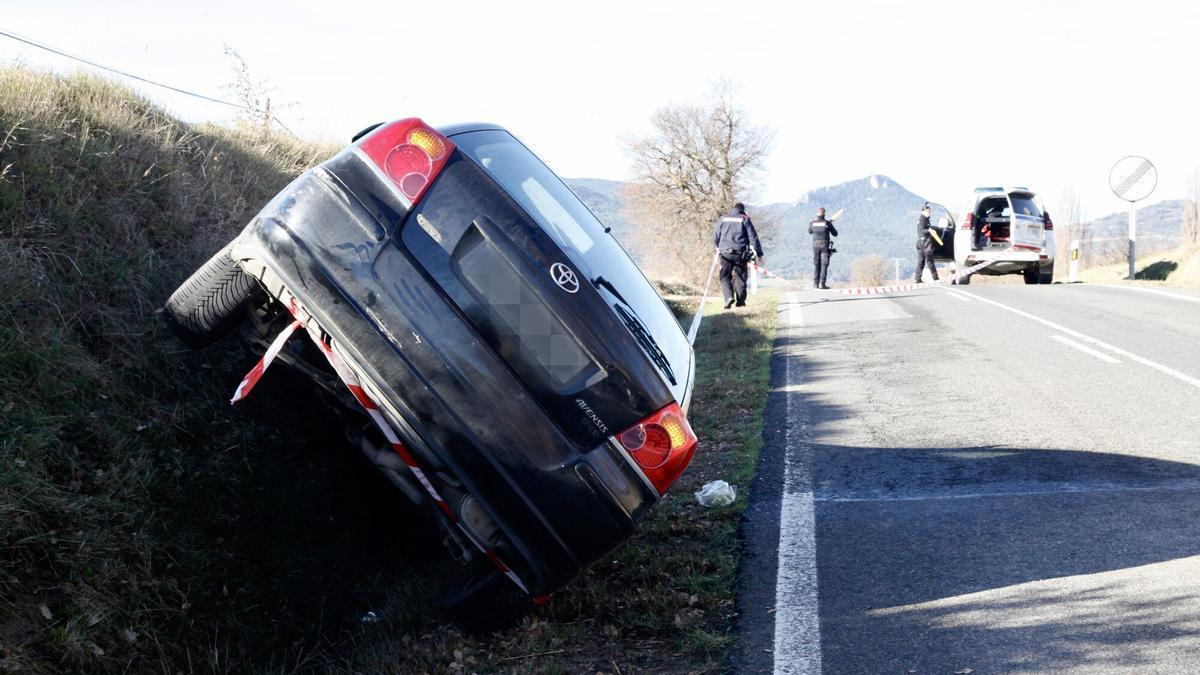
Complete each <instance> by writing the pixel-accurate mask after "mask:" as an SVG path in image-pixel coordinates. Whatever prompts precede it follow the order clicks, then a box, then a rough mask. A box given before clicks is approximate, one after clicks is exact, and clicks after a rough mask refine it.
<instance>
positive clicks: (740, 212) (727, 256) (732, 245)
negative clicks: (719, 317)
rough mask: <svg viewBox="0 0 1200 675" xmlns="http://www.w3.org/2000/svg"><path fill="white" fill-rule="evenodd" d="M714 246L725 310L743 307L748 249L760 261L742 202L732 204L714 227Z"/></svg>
mask: <svg viewBox="0 0 1200 675" xmlns="http://www.w3.org/2000/svg"><path fill="white" fill-rule="evenodd" d="M713 244H714V245H715V246H716V247H717V253H719V254H720V256H721V293H722V294H724V296H725V309H729V308H730V307H732V306H733V305H734V304H735V303H736V304H737V306H738V307H744V306H745V305H746V265H747V263H749V262H750V249H751V247H753V248H754V254H755V255H756V256H758V259H759V260H762V259H763V250H762V244H761V243H759V241H758V232H755V231H754V223H752V222H750V216H748V215H746V206H745V205H744V204H742V203H741V202H738V203H737V204H734V205H733V208H732V209H730V210H729V213H726V214H725V215H723V216H721V218H720V219H719V220H717V223H716V225H715V226H714V227H713Z"/></svg>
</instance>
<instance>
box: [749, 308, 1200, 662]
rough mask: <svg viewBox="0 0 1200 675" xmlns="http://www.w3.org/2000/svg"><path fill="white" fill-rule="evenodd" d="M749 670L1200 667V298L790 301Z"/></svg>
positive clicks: (758, 511) (753, 547) (772, 410)
mask: <svg viewBox="0 0 1200 675" xmlns="http://www.w3.org/2000/svg"><path fill="white" fill-rule="evenodd" d="M781 311H782V312H783V315H781V321H780V325H781V334H780V338H779V342H778V345H777V350H776V356H775V359H774V361H773V365H772V367H773V387H774V391H773V394H772V400H771V401H770V402H769V404H768V413H767V415H768V419H767V430H766V435H767V446H766V448H765V451H764V453H763V459H762V462H763V464H762V466H760V471H759V476H758V478H757V479H756V480H757V483H756V485H755V487H754V497H753V501H752V504H751V507H750V509H749V510H748V512H747V514H748V515H747V528H746V532H747V549H746V552H745V554H744V557H743V563H742V565H743V566H742V574H741V577H740V589H739V611H740V612H741V619H740V620H741V630H742V639H741V643H740V646H741V649H740V651H739V652H738V654H737V656H736V657H735V658H736V662H735V665H736V666H737V668H738V669H739V670H742V671H747V672H765V671H771V670H774V671H775V672H817V671H822V670H823V671H824V672H829V673H860V672H861V673H967V672H973V673H993V672H1047V671H1055V672H1088V673H1095V672H1200V357H1198V355H1197V348H1198V347H1200V294H1195V293H1188V292H1185V291H1171V292H1170V294H1161V293H1152V292H1146V291H1139V290H1131V289H1126V288H1108V287H1098V286H1088V285H1053V286H982V285H972V286H968V287H952V289H950V290H946V289H937V288H930V289H922V290H919V291H915V292H911V293H906V294H901V295H897V296H884V297H857V296H846V295H841V294H838V293H836V292H823V293H822V292H813V291H805V292H799V293H794V294H790V295H789V297H788V302H786V303H785V305H784V306H783V308H782V309H781Z"/></svg>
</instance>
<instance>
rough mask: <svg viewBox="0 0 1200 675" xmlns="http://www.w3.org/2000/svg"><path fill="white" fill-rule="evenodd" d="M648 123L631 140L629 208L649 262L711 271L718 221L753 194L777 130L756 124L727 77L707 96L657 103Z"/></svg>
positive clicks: (697, 273) (692, 272)
mask: <svg viewBox="0 0 1200 675" xmlns="http://www.w3.org/2000/svg"><path fill="white" fill-rule="evenodd" d="M651 124H652V125H653V128H654V130H653V131H652V132H651V133H650V134H649V135H647V136H645V137H642V138H637V139H634V140H633V141H632V142H631V143H630V146H629V147H630V156H631V159H632V160H633V166H634V173H635V176H634V183H633V185H632V186H631V187H630V189H629V192H628V193H627V195H626V196H627V199H626V205H627V206H626V214H627V217H628V218H629V219H630V221H631V222H633V223H635V224H636V225H638V230H639V232H638V236H637V239H638V240H639V241H638V242H637V244H636V245H638V246H639V247H640V248H641V250H643V251H646V252H649V253H650V254H651V255H650V256H646V260H647V262H648V263H649V264H651V265H653V264H654V263H655V262H660V261H661V258H658V256H666V257H667V259H668V260H669V264H670V266H671V268H672V270H673V271H674V272H676V273H677V274H678V275H679V276H683V277H685V278H688V279H690V280H696V279H698V278H699V277H702V276H703V275H704V274H705V273H707V271H708V266H707V264H706V262H707V261H708V260H709V258H711V256H712V241H711V236H712V224H713V222H714V221H715V219H716V218H717V217H718V216H719V215H720V214H721V212H722V211H724V210H726V209H728V208H729V207H730V206H732V205H733V203H734V202H735V201H739V200H740V201H747V200H748V197H749V196H750V195H751V193H752V191H753V189H754V188H755V187H756V186H757V182H758V179H759V177H760V172H761V171H762V168H763V163H764V160H765V159H766V156H767V152H768V151H769V149H770V146H771V142H772V139H773V136H774V134H773V132H772V131H771V130H770V129H768V128H767V127H763V126H756V125H754V124H753V123H751V121H750V119H749V116H748V115H747V113H746V111H745V109H744V108H743V107H742V105H741V104H740V103H739V101H738V97H737V95H736V89H735V87H734V86H733V85H732V83H730V82H729V81H724V80H722V81H718V82H716V83H715V84H714V85H713V87H712V91H711V93H710V94H709V96H708V97H707V98H706V99H705V100H704V101H702V102H699V103H683V104H672V105H667V106H664V107H662V108H659V109H658V110H657V111H655V113H654V115H653V117H651ZM681 272H682V273H681ZM680 273H681V274H680Z"/></svg>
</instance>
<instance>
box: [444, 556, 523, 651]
mask: <svg viewBox="0 0 1200 675" xmlns="http://www.w3.org/2000/svg"><path fill="white" fill-rule="evenodd" d="M440 604H441V607H442V611H444V612H445V613H446V614H447V615H448V616H449V617H450V619H451V620H452V621H454V622H455V623H456V624H458V626H459V627H460V628H462V629H463V630H464V631H466V632H467V633H470V634H473V635H484V634H488V633H494V632H495V631H497V630H501V629H504V628H509V627H511V626H514V625H516V624H517V623H518V622H519V621H520V620H521V619H522V618H524V617H525V616H526V615H528V614H529V612H530V611H532V610H533V600H532V599H531V598H530V597H529V596H528V595H526V594H524V593H522V592H521V591H520V590H519V589H517V587H516V586H515V585H514V584H513V582H512V581H509V579H508V578H507V577H506V576H504V575H503V574H501V573H500V572H499V570H496V569H490V570H487V569H485V570H481V571H480V572H477V573H476V574H475V575H473V576H465V577H463V579H461V580H460V581H459V582H458V583H457V584H456V585H455V587H454V588H453V590H451V591H450V592H449V593H447V594H446V595H445V596H444V597H443V598H442V600H441V603H440Z"/></svg>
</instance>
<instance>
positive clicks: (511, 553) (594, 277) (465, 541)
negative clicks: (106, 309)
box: [166, 118, 696, 599]
mask: <svg viewBox="0 0 1200 675" xmlns="http://www.w3.org/2000/svg"><path fill="white" fill-rule="evenodd" d="M166 315H167V318H168V321H169V322H170V323H171V325H172V327H173V328H174V330H175V332H176V333H177V334H178V335H179V336H180V337H181V338H182V339H183V340H184V341H185V342H187V343H188V344H189V345H190V346H193V347H197V348H199V347H203V346H205V345H207V344H209V343H211V342H212V341H214V340H215V339H217V338H219V337H220V336H221V335H223V334H224V333H227V332H229V331H230V330H231V329H233V328H234V327H236V326H239V325H240V326H242V330H244V332H245V334H246V335H248V336H250V338H251V339H252V340H255V341H257V342H258V343H259V344H261V345H262V346H264V347H268V345H270V347H268V350H267V356H266V357H264V360H263V361H262V362H260V364H259V366H258V367H256V369H255V371H252V373H251V375H250V376H248V379H247V381H244V382H243V385H242V386H241V387H239V390H238V392H237V393H236V394H235V399H236V398H237V397H240V396H242V395H244V394H245V393H246V390H247V389H248V388H249V387H250V386H253V382H254V381H255V380H256V378H257V377H258V376H259V375H261V372H262V370H263V369H264V368H265V366H266V365H267V364H269V363H270V361H271V359H272V358H278V359H279V360H280V361H281V362H283V363H286V364H288V365H290V366H292V367H294V368H295V369H297V370H298V371H299V372H302V373H305V374H306V375H307V376H309V377H310V378H311V379H312V381H313V382H314V383H315V384H316V385H317V386H318V387H319V388H320V391H321V392H323V395H324V396H325V397H326V398H328V399H329V400H330V402H331V404H332V405H330V406H329V409H330V414H331V415H337V416H338V417H339V419H340V420H341V421H342V423H344V424H345V426H346V428H347V431H348V434H349V435H350V438H351V439H352V440H353V441H354V442H355V443H357V444H358V445H360V446H361V447H362V448H363V451H364V452H365V453H366V454H367V456H368V457H370V458H371V459H372V460H373V461H374V463H375V464H376V465H377V466H378V467H379V468H380V469H381V470H382V471H383V472H384V473H385V474H386V475H387V476H388V478H389V479H391V481H392V482H394V483H395V484H396V485H397V486H398V487H399V488H400V489H401V490H402V491H403V492H404V493H405V494H406V495H408V496H409V498H411V499H412V500H414V501H415V502H417V503H418V504H421V505H423V506H425V507H428V510H429V512H430V513H432V514H434V517H435V518H437V519H438V521H439V522H440V523H442V524H443V525H444V526H445V530H446V532H447V533H448V534H449V536H448V537H447V540H448V542H450V544H451V548H452V549H453V550H454V552H455V553H457V554H459V555H460V556H461V558H462V559H463V560H464V561H466V563H467V564H468V566H469V568H471V569H472V573H471V574H469V575H467V576H466V577H465V579H467V580H468V581H467V582H466V583H465V584H464V585H463V587H462V588H461V589H460V591H459V595H460V597H464V598H465V597H471V596H472V595H473V594H478V592H480V590H481V589H483V588H495V586H496V584H497V583H498V580H502V579H504V578H505V577H507V578H508V579H509V580H511V581H512V582H514V583H515V584H516V586H517V587H519V588H520V589H521V590H523V591H525V593H527V594H528V596H527V597H532V598H534V599H540V598H542V597H544V596H546V595H547V594H549V593H551V592H553V591H555V590H556V589H558V588H560V587H562V586H563V585H564V584H566V583H567V582H568V581H570V580H571V579H572V578H574V577H575V576H576V575H578V574H579V573H580V572H581V571H582V570H584V569H585V568H586V567H587V566H588V565H590V564H592V563H593V562H595V561H597V560H599V559H601V558H602V557H603V556H604V555H605V554H607V553H608V552H609V551H611V550H612V549H613V548H615V547H616V546H618V545H619V544H620V543H621V542H622V541H624V540H625V539H627V538H628V537H629V536H630V535H631V534H632V533H633V532H634V530H635V528H636V527H637V525H638V523H639V521H640V520H641V519H642V518H643V517H644V516H645V515H646V512H647V510H648V509H649V508H651V507H652V506H653V505H654V504H655V502H657V501H658V500H659V499H660V498H661V496H662V494H663V493H664V492H665V491H666V490H667V488H668V487H670V485H671V484H672V483H673V482H674V481H675V480H676V479H677V478H678V477H679V475H680V474H681V473H682V472H683V470H684V468H685V467H686V466H687V464H688V462H689V461H690V460H691V458H692V455H693V453H694V452H695V446H696V437H695V435H694V434H693V432H692V430H691V428H690V426H689V425H688V422H687V419H686V416H685V411H686V410H687V409H688V403H689V399H690V395H691V391H692V386H693V381H694V375H695V364H694V357H693V353H692V349H691V345H690V344H689V343H688V341H687V339H686V337H685V335H684V334H683V332H682V331H681V330H680V327H679V324H678V322H677V321H676V319H675V318H674V316H673V315H672V314H671V312H670V310H669V309H668V308H667V306H666V304H665V303H664V302H663V300H662V299H661V298H660V297H659V296H658V294H657V292H656V291H655V289H654V287H653V286H652V285H651V284H650V282H649V281H647V280H646V278H645V277H644V276H643V275H642V273H641V271H640V270H639V269H638V268H637V266H636V265H635V264H634V263H633V261H632V260H630V258H629V256H628V255H627V254H626V253H625V251H624V250H623V249H622V248H621V247H620V245H619V244H618V243H617V242H616V241H615V240H614V239H613V237H612V236H611V234H609V230H608V228H606V227H604V226H603V225H602V224H601V223H600V222H599V221H598V220H597V219H596V217H595V216H594V215H593V214H592V213H591V212H590V211H589V210H588V209H587V207H585V206H584V205H583V203H582V202H581V201H580V200H579V198H578V197H577V196H576V195H575V194H574V193H573V192H572V191H571V190H570V189H569V188H568V187H567V186H566V185H565V184H564V183H563V182H562V180H561V179H559V178H558V177H557V176H556V175H555V174H554V173H553V172H551V171H550V170H549V169H548V168H547V167H546V166H545V164H543V163H542V162H541V161H540V160H539V159H538V158H537V157H536V156H535V155H534V154H533V153H532V152H530V151H529V149H527V148H526V147H525V146H524V145H523V144H522V143H521V142H520V141H518V140H517V139H516V138H515V137H513V136H512V135H511V134H509V133H508V132H507V131H505V130H504V129H502V128H499V127H497V126H494V125H480V124H474V125H461V126H454V127H446V128H441V129H437V130H435V129H433V128H431V127H429V126H427V125H426V124H425V123H423V122H422V121H421V120H419V119H416V118H409V119H403V120H398V121H395V122H390V123H387V124H382V125H377V126H375V127H372V128H369V129H367V130H364V131H363V132H362V133H360V134H359V135H358V136H356V137H355V139H354V142H353V144H352V145H350V146H349V147H347V148H346V149H344V150H343V151H342V152H340V153H339V154H338V155H336V156H335V157H333V158H332V159H330V160H328V161H326V162H324V163H323V164H321V165H319V166H317V167H315V168H313V169H311V170H309V171H307V172H305V173H304V174H303V175H301V176H300V177H299V178H297V179H296V180H295V181H293V182H292V183H291V185H289V186H288V187H287V188H286V189H284V190H283V191H282V192H280V193H279V195H278V196H276V197H275V198H274V199H273V200H272V201H271V202H270V203H269V204H267V205H266V206H265V207H264V208H263V209H262V211H261V212H259V214H258V215H257V216H256V217H255V218H254V219H253V220H252V221H251V222H250V223H249V224H248V225H247V226H246V228H245V229H244V230H243V231H242V233H241V234H240V235H239V236H238V237H237V238H236V239H235V240H234V241H232V242H231V243H230V244H229V245H228V246H227V247H226V248H225V249H223V250H222V251H220V252H219V253H217V255H215V256H214V257H213V258H212V259H211V260H209V262H208V263H206V264H205V265H204V266H203V267H201V268H200V269H199V270H197V271H196V272H195V273H194V274H193V275H192V277H191V278H189V279H188V280H187V281H185V282H184V283H183V285H182V286H180V288H179V289H178V290H177V291H176V292H175V293H174V294H173V295H172V297H171V298H170V300H169V301H168V303H167V306H166ZM292 330H298V331H301V332H303V333H305V334H307V338H308V339H300V338H299V337H297V338H294V339H290V340H289V338H288V337H286V335H287V334H288V333H289V332H290V331H292ZM272 335H278V336H279V337H278V338H277V339H275V340H271V339H270V338H271V336H272ZM276 354H278V356H276ZM505 583H507V582H505Z"/></svg>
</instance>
